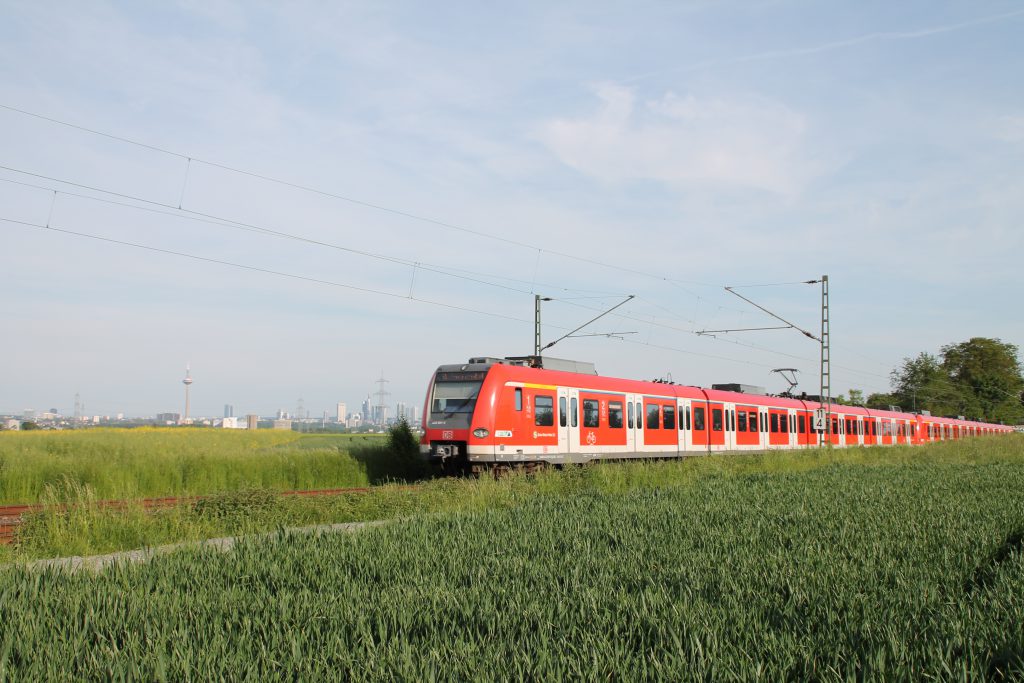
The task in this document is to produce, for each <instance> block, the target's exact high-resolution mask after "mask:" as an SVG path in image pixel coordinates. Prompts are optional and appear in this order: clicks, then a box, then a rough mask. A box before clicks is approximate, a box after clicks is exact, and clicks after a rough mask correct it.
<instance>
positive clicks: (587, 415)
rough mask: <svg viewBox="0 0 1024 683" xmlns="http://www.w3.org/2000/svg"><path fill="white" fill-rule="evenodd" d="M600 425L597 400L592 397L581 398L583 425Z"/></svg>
mask: <svg viewBox="0 0 1024 683" xmlns="http://www.w3.org/2000/svg"><path fill="white" fill-rule="evenodd" d="M600 425H601V412H600V410H599V406H598V404H597V401H595V400H594V399H592V398H585V399H583V426H584V427H599V426H600Z"/></svg>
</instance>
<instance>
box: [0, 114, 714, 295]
mask: <svg viewBox="0 0 1024 683" xmlns="http://www.w3.org/2000/svg"><path fill="white" fill-rule="evenodd" d="M0 108H3V109H6V110H8V111H12V112H15V113H18V114H22V115H24V116H29V117H33V118H36V119H39V120H42V121H46V122H49V123H53V124H56V125H61V126H66V127H68V128H73V129H75V130H79V131H82V132H85V133H90V134H92V135H99V136H102V137H105V138H108V139H111V140H117V141H119V142H123V143H125V144H129V145H135V146H137V147H141V148H144V149H148V150H151V151H154V152H159V153H162V154H168V155H171V156H174V157H177V158H179V159H185V160H187V162H188V164H189V166H191V164H192V163H193V162H195V163H200V164H204V165H206V166H210V167H212V168H219V169H221V170H224V171H228V172H231V173H237V174H239V175H244V176H247V177H250V178H256V179H258V180H263V181H265V182H269V183H274V184H277V185H281V186H283V187H288V188H291V189H295V190H301V191H303V192H309V193H312V194H316V195H319V196H322V197H329V198H332V199H337V200H340V201H344V202H348V203H351V204H355V205H357V206H362V207H365V208H369V209H374V210H376V211H382V212H386V213H390V214H392V215H396V216H401V217H403V218H408V219H410V220H415V221H419V222H422V223H427V224H430V225H435V226H438V227H443V228H447V229H450V230H456V231H458V232H462V233H466V234H471V235H475V236H477V237H482V238H485V239H490V240H496V241H498V242H502V243H505V244H510V245H513V246H517V247H522V248H524V249H529V250H531V251H537V252H538V253H546V254H551V255H552V256H560V257H562V258H567V259H572V260H575V261H579V262H581V263H587V264H589V265H595V266H601V267H603V268H610V269H613V270H618V271H620V272H624V273H632V274H634V275H641V276H644V277H649V278H653V279H655V280H659V281H662V282H667V283H671V284H675V285H680V284H690V285H696V286H699V287H720V286H721V285H716V284H711V283H707V282H698V281H693V280H680V279H678V278H670V277H666V276H663V275H658V274H656V273H649V272H647V271H642V270H638V269H634V268H628V267H626V266H621V265H618V264H614V263H607V262H604V261H599V260H597V259H591V258H588V257H585V256H579V255H578V254H571V253H568V252H562V251H557V250H553V249H547V248H544V247H541V246H537V245H533V244H528V243H526V242H520V241H518V240H514V239H510V238H507V237H502V236H500V235H495V234H492V233H488V232H484V231H482V230H475V229H473V228H467V227H465V226H461V225H457V224H455V223H450V222H448V221H443V220H439V219H435V218H430V217H428V216H422V215H420V214H415V213H412V212H409V211H404V210H401V209H396V208H393V207H389V206H385V205H383V204H377V203H374V202H369V201H366V200H362V199H358V198H355V197H349V196H347V195H343V194H339V193H336V192H330V191H327V190H322V189H320V188H315V187H311V186H308V185H303V184H301V183H295V182H291V181H288V180H282V179H280V178H275V177H273V176H269V175H264V174H262V173H256V172H254V171H248V170H245V169H241V168H237V167H234V166H229V165H227V164H222V163H219V162H216V161H208V160H206V159H202V158H199V157H197V156H195V155H191V154H183V153H181V152H175V151H173V150H169V149H166V148H163V147H158V146H156V145H151V144H147V143H144V142H139V141H138V140H132V139H131V138H127V137H124V136H120V135H115V134H112V133H107V132H104V131H100V130H96V129H93V128H88V127H86V126H81V125H78V124H74V123H69V122H67V121H62V120H60V119H57V118H54V117H50V116H44V115H42V114H37V113H35V112H30V111H28V110H25V109H20V108H18V107H13V106H10V105H7V104H2V103H0ZM112 194H116V193H112ZM684 291H687V290H684ZM689 293H690V294H693V293H692V292H689ZM693 295H694V296H697V295H696V294H693Z"/></svg>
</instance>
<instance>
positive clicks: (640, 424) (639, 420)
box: [636, 401, 644, 429]
mask: <svg viewBox="0 0 1024 683" xmlns="http://www.w3.org/2000/svg"><path fill="white" fill-rule="evenodd" d="M636 428H637V429H643V428H644V409H643V406H641V405H640V401H637V402H636Z"/></svg>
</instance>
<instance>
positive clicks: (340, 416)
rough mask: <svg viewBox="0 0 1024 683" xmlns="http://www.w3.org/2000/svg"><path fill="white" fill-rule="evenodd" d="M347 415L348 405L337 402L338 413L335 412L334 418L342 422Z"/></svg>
mask: <svg viewBox="0 0 1024 683" xmlns="http://www.w3.org/2000/svg"><path fill="white" fill-rule="evenodd" d="M347 416H348V406H346V405H345V404H344V403H339V404H338V413H337V416H336V418H335V419H337V421H338V422H344V421H345V418H346V417H347Z"/></svg>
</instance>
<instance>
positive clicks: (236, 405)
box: [0, 363, 425, 421]
mask: <svg viewBox="0 0 1024 683" xmlns="http://www.w3.org/2000/svg"><path fill="white" fill-rule="evenodd" d="M187 365H188V366H189V367H188V370H187V372H188V377H189V379H191V380H192V381H191V382H189V383H188V385H187V387H188V389H189V390H190V391H194V390H193V389H192V387H195V386H197V385H198V386H199V387H200V388H199V390H198V391H199V392H200V393H199V394H198V395H194V396H195V397H193V398H190V400H191V401H192V405H193V406H194V405H195V401H196V397H197V398H198V400H199V403H198V405H199V408H198V409H196V408H193V410H192V411H191V412H192V418H193V419H200V418H217V417H228V416H227V415H224V414H223V413H225V412H226V411H227V409H228V408H231V411H232V413H233V415H231V417H236V416H244V415H249V414H254V415H259V416H261V417H273V416H274V415H277V414H278V413H280V412H284V413H287V414H288V415H289V416H290V417H291V419H297V418H296V417H295V416H296V412H297V410H296V406H297V404H298V402H299V401H302V402H303V403H304V404H305V403H306V401H305V399H304V398H303V397H302V396H299V397H297V398H295V399H292V400H291V401H290V402H287V403H281V402H278V404H277V407H275V408H271V409H267V408H266V407H263V410H262V412H261V411H259V410H249V409H246V408H245V407H244V406H245V405H246V403H245V402H244V401H238V400H234V401H227V402H226V401H224V400H221V399H217V398H211V397H205V396H203V395H202V385H201V383H199V382H197V381H196V378H195V376H194V375H193V374H192V368H191V366H192V365H193V364H192V363H188V364H187ZM377 381H379V379H378V380H373V382H371V384H373V383H376V382H377ZM181 384H182V380H181V375H180V373H179V376H178V379H177V385H178V389H177V391H178V392H179V394H178V399H179V403H180V404H181V405H178V406H169V405H168V406H163V407H159V408H156V409H152V410H149V411H148V412H147V411H146V410H133V409H132V408H131V407H130V404H131V401H125V402H124V406H122V408H121V409H119V410H116V411H113V412H111V411H100V412H95V411H91V410H90V409H89V408H90V405H89V403H88V401H87V400H86V398H85V397H86V394H84V393H82V392H76V394H75V396H74V397H73V403H74V402H76V401H77V402H78V404H79V405H81V406H84V408H82V409H81V410H82V413H83V415H87V416H90V417H91V416H94V415H100V416H104V415H119V416H122V417H123V418H125V419H130V418H152V417H154V416H156V415H158V414H161V413H178V414H180V415H181V416H184V415H185V411H184V400H185V399H183V398H181V394H180V391H181V389H180V387H181ZM424 386H425V385H424ZM168 398H170V397H168ZM370 398H372V393H367V394H366V396H365V397H364V398H362V399H359V400H358V401H352V400H333V401H332V400H328V401H327V404H326V405H325V406H324V407H322V408H317V407H316V406H314V405H312V404H306V406H305V408H304V410H305V412H306V413H307V415H306V416H305V418H304V419H309V420H314V421H315V420H320V419H322V417H323V414H324V413H325V412H326V413H327V416H328V418H329V421H337V420H336V419H335V418H336V414H337V408H338V406H341V405H344V406H346V407H347V406H358V405H361V404H362V403H363V401H365V400H366V399H370ZM424 399H425V396H424V397H420V398H419V399H418V400H417V401H416V402H410V401H401V400H393V401H389V402H388V403H387V404H385V407H387V408H389V409H391V410H395V411H396V412H397V408H398V407H399V406H411V407H413V408H414V409H415V410H416V412H417V415H419V413H420V409H419V407H418V406H421V405H422V404H423V401H424ZM212 405H219V406H220V408H219V409H218V410H208V409H207V406H212ZM372 405H374V406H376V403H373V404H372ZM48 406H49V407H48V408H46V409H45V410H44V409H40V408H34V407H32V406H24V407H22V408H19V409H15V408H13V407H11V406H0V415H10V416H24V414H25V412H26V411H28V410H32V411H34V412H36V413H37V414H38V413H43V412H47V413H48V412H53V411H56V413H57V414H59V415H61V416H63V417H72V416H74V414H75V408H71V409H65V408H64V407H62V406H61V405H60V403H59V402H53V401H51V402H50V403H49V404H48ZM285 406H287V407H285ZM171 408H174V409H173V410H172V409H171ZM352 410H353V409H348V408H347V412H348V413H349V414H351V412H352ZM197 411H198V412H197Z"/></svg>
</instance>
